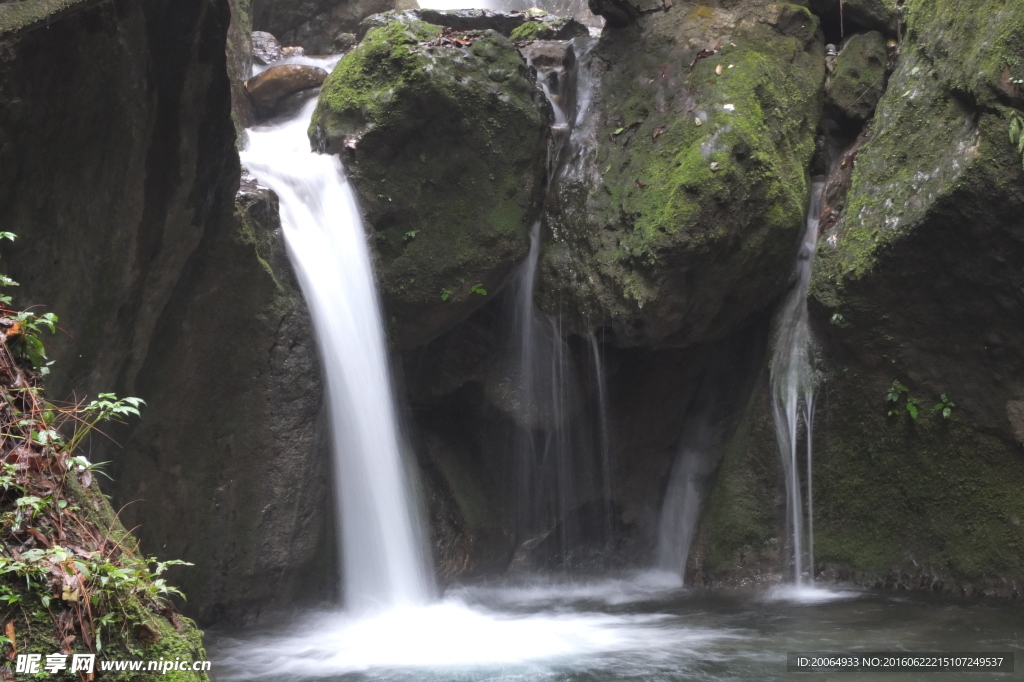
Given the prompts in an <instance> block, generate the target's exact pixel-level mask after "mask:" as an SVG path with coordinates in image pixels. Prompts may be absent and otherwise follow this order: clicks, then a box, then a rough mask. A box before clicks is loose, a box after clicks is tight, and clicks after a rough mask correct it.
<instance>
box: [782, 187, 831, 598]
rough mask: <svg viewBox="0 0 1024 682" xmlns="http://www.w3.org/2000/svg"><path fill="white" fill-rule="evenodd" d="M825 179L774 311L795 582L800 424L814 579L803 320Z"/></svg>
mask: <svg viewBox="0 0 1024 682" xmlns="http://www.w3.org/2000/svg"><path fill="white" fill-rule="evenodd" d="M823 187H824V183H823V182H818V181H816V182H815V183H814V184H813V186H812V190H811V202H810V208H809V210H808V214H807V227H806V229H805V230H804V236H803V241H802V242H801V244H800V253H799V256H798V258H797V265H796V284H795V286H793V288H792V289H791V290H790V292H789V294H788V296H787V297H786V300H785V302H784V304H783V306H782V308H781V310H780V311H779V315H778V322H777V324H778V335H777V336H776V339H775V350H774V353H773V355H772V360H771V387H772V417H773V418H774V421H775V434H776V438H777V440H778V444H779V453H780V455H781V456H782V469H783V475H784V478H785V482H786V525H787V529H788V534H789V541H790V545H791V547H792V551H793V573H794V581H795V582H796V584H797V585H799V584H800V583H801V582H802V581H803V574H804V563H803V562H804V558H805V553H804V537H805V535H804V518H803V517H804V503H803V493H802V490H801V481H800V462H799V440H800V422H801V421H802V422H803V426H804V429H803V432H804V441H805V443H806V450H805V453H806V467H807V473H806V482H807V508H806V515H807V532H806V539H807V552H806V558H807V560H808V564H807V566H808V571H809V573H810V578H811V580H813V579H814V504H813V496H812V493H813V488H812V468H811V463H812V461H813V457H812V454H813V447H812V446H813V433H812V427H813V424H814V370H813V367H812V364H811V330H810V327H809V325H808V318H807V289H808V287H809V286H810V282H811V265H812V264H813V262H814V250H815V247H816V245H817V241H818V216H819V214H820V212H821V193H822V189H823Z"/></svg>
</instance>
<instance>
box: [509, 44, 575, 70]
mask: <svg viewBox="0 0 1024 682" xmlns="http://www.w3.org/2000/svg"><path fill="white" fill-rule="evenodd" d="M520 52H522V53H523V57H525V58H526V61H528V62H529V63H530V66H533V67H534V68H536V69H555V68H563V69H571V68H572V67H573V65H574V64H575V63H576V50H574V49H573V46H572V43H571V42H568V41H565V40H535V41H533V42H531V43H527V44H526V45H523V46H522V47H521V48H520Z"/></svg>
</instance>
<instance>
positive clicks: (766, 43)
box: [536, 3, 825, 346]
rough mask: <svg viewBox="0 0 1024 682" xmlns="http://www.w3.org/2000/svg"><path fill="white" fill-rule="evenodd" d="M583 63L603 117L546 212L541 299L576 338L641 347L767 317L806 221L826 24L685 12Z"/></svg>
mask: <svg viewBox="0 0 1024 682" xmlns="http://www.w3.org/2000/svg"><path fill="white" fill-rule="evenodd" d="M579 59H580V64H579V67H578V68H579V71H578V74H577V81H578V82H579V83H580V91H581V93H582V92H584V91H586V92H588V93H590V96H589V97H588V98H587V99H586V100H584V101H587V102H589V105H588V106H589V111H588V113H587V114H586V115H585V116H584V123H583V124H581V125H580V126H579V127H578V129H577V131H576V132H574V139H573V140H572V141H571V142H570V144H571V145H579V148H570V153H571V154H573V156H572V157H571V158H572V159H574V160H575V159H578V161H574V163H573V165H571V166H567V170H566V172H564V173H562V174H561V175H559V176H557V177H556V178H555V179H554V182H553V186H552V196H550V197H549V198H548V201H547V204H546V209H547V224H548V226H550V228H551V229H550V234H551V235H552V236H553V238H552V239H551V240H549V242H548V243H547V244H545V247H544V250H543V252H542V255H541V263H540V266H539V269H538V282H537V294H536V298H537V302H538V304H539V305H540V306H541V307H542V308H543V309H544V310H546V311H547V312H549V313H551V314H557V315H559V317H560V318H561V320H562V322H563V325H564V328H566V329H569V330H571V331H573V332H577V333H580V332H585V331H589V330H594V329H596V328H600V327H605V328H607V329H608V331H609V332H611V333H613V334H614V337H615V343H617V344H620V345H640V346H687V345H690V344H693V343H698V342H701V341H704V340H709V339H714V338H721V337H722V336H723V335H725V334H728V333H730V332H731V331H733V330H735V329H737V328H738V327H739V326H742V325H745V324H749V322H750V321H751V320H752V319H754V318H755V317H756V316H759V315H762V314H765V313H766V311H768V310H769V309H770V307H771V306H772V305H774V303H775V302H776V301H777V297H778V296H779V294H781V293H782V291H783V290H784V289H785V287H786V285H787V283H788V282H789V280H790V275H791V273H792V268H793V261H794V258H795V257H796V249H797V240H798V237H799V235H800V234H801V232H802V230H803V228H804V225H805V220H804V219H805V207H806V201H807V196H808V183H807V168H808V165H809V163H810V160H811V157H812V154H813V152H814V132H815V128H816V127H817V124H818V120H819V117H820V113H821V100H822V97H821V89H822V86H823V84H824V76H825V63H824V62H825V59H824V44H823V40H822V39H821V37H820V32H819V31H818V20H817V18H816V17H814V16H813V15H812V14H811V13H810V12H808V11H807V10H806V9H805V8H802V7H798V6H796V5H791V4H781V3H780V4H778V5H775V4H771V5H766V6H756V5H755V4H754V3H743V4H742V5H739V6H730V8H721V7H708V6H705V5H700V6H691V5H686V4H679V5H677V6H675V7H674V8H673V9H671V10H670V11H668V12H657V13H654V14H650V15H644V16H642V17H641V18H640V20H639V21H638V23H637V25H636V27H635V29H631V30H630V31H608V32H605V34H604V35H603V36H602V39H601V40H600V42H598V43H597V45H596V46H595V47H594V48H593V49H592V50H591V51H589V52H587V53H584V54H581V55H580V56H579Z"/></svg>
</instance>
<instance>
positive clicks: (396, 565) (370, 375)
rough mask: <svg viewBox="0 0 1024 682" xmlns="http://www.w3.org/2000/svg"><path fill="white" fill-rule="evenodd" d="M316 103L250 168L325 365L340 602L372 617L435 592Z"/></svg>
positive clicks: (378, 339)
mask: <svg viewBox="0 0 1024 682" xmlns="http://www.w3.org/2000/svg"><path fill="white" fill-rule="evenodd" d="M315 106H316V100H315V99H314V100H312V101H310V102H308V103H307V104H306V106H305V107H304V108H303V110H302V112H301V113H300V114H299V115H297V116H296V117H295V118H293V119H291V120H288V121H286V122H283V123H277V124H273V125H267V126H261V127H257V128H253V129H251V130H250V131H249V147H248V149H247V150H246V151H245V152H243V153H242V162H243V163H244V165H245V167H246V168H247V169H248V170H249V171H250V172H251V173H252V174H253V175H254V176H255V177H256V178H257V179H258V180H259V181H260V183H262V184H263V185H265V186H267V187H269V188H270V189H272V190H273V191H274V192H275V193H276V194H277V196H278V198H279V200H280V207H281V209H280V210H281V226H282V229H283V231H284V237H285V241H286V243H287V247H288V254H289V256H290V258H291V261H292V264H293V266H294V268H295V272H296V274H297V277H298V280H299V284H300V286H301V288H302V292H303V294H304V296H305V299H306V302H307V304H308V305H309V310H310V314H311V316H312V319H313V326H314V328H315V330H316V339H317V343H318V347H319V351H320V357H321V361H322V364H323V372H324V378H325V383H326V402H327V407H328V409H329V412H330V426H331V435H332V438H333V449H334V477H335V486H336V496H335V497H336V498H337V505H338V508H337V513H338V518H339V524H338V525H339V528H340V535H341V537H340V539H339V540H340V541H339V546H340V548H341V555H342V557H341V558H342V566H343V586H342V587H343V594H344V598H345V604H346V607H347V608H349V609H355V610H367V609H373V608H381V607H387V606H396V605H405V604H417V603H423V602H425V601H427V600H429V598H430V597H431V595H432V593H433V581H432V578H431V575H430V572H429V569H428V562H427V558H426V552H425V545H424V542H423V538H422V529H421V528H420V525H419V523H420V522H419V519H420V518H421V516H420V514H419V511H418V509H417V499H418V498H417V495H416V494H415V492H414V491H415V480H414V478H415V477H414V475H413V473H412V471H411V468H407V467H406V463H405V459H404V457H403V452H402V438H401V434H400V428H399V422H398V417H397V413H396V409H395V403H394V397H393V396H392V388H391V379H390V376H389V369H388V357H387V351H386V348H385V342H384V331H383V325H382V322H381V313H380V303H379V301H378V297H377V291H376V289H375V284H374V276H373V269H372V266H371V261H370V254H369V249H368V246H367V241H366V239H367V238H366V234H365V230H364V228H363V223H362V219H361V217H360V212H359V206H358V204H357V201H356V197H355V194H354V193H353V190H352V187H351V186H350V184H349V182H348V180H347V179H346V177H345V173H344V169H343V168H342V165H341V161H340V160H339V159H338V158H337V157H336V156H326V155H321V154H315V153H312V152H310V145H309V140H308V139H307V137H306V130H307V128H308V127H309V123H310V119H311V117H312V114H313V109H314V108H315Z"/></svg>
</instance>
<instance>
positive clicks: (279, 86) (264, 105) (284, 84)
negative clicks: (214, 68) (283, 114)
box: [245, 64, 327, 117]
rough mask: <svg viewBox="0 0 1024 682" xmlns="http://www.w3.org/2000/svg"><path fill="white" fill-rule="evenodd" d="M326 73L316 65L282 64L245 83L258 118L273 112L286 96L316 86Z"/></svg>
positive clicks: (320, 82)
mask: <svg viewBox="0 0 1024 682" xmlns="http://www.w3.org/2000/svg"><path fill="white" fill-rule="evenodd" d="M325 78H327V72H326V71H325V70H323V69H321V68H320V67H318V66H306V65H304V64H282V65H280V66H271V67H270V68H269V69H267V70H266V71H262V72H260V73H259V74H257V75H256V76H253V77H252V78H250V79H249V80H248V81H246V83H245V89H246V91H248V93H249V97H250V98H251V99H252V103H253V106H254V107H255V108H256V115H257V116H259V117H266V116H270V115H272V114H274V113H277V111H278V106H279V105H280V104H281V102H282V101H283V100H284V99H285V98H286V97H288V96H290V95H294V94H295V93H298V92H300V91H303V90H311V89H313V88H318V87H320V85H321V84H323V82H324V79H325Z"/></svg>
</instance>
